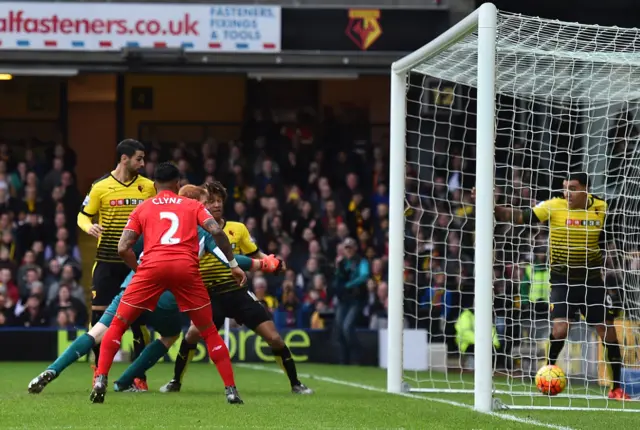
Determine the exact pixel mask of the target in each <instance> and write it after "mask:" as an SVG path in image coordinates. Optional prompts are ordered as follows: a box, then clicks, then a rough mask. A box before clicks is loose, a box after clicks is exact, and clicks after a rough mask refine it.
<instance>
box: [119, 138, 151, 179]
mask: <svg viewBox="0 0 640 430" xmlns="http://www.w3.org/2000/svg"><path fill="white" fill-rule="evenodd" d="M116 152H117V153H118V163H119V164H122V165H124V167H125V168H126V169H127V171H128V172H129V173H136V172H138V171H139V170H140V169H142V168H143V167H144V145H143V144H142V143H140V142H138V141H137V140H135V139H125V140H123V141H122V142H120V143H118V147H117V148H116Z"/></svg>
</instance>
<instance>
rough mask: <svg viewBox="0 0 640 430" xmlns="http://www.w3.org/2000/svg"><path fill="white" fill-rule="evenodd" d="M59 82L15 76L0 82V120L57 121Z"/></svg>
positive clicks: (49, 79) (58, 113) (56, 80)
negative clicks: (0, 101)
mask: <svg viewBox="0 0 640 430" xmlns="http://www.w3.org/2000/svg"><path fill="white" fill-rule="evenodd" d="M59 85H60V80H59V79H55V78H53V79H52V78H41V77H30V76H15V77H14V78H13V79H12V80H10V81H0V100H2V103H0V119H34V120H36V119H53V120H56V119H58V117H59V115H60V111H59V108H60V100H59V97H60V91H59Z"/></svg>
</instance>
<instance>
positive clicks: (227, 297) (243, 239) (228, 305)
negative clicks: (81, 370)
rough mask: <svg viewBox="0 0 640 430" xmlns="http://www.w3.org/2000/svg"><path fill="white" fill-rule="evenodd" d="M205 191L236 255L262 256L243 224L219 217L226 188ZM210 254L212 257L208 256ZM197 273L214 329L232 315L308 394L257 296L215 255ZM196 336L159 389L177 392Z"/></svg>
mask: <svg viewBox="0 0 640 430" xmlns="http://www.w3.org/2000/svg"><path fill="white" fill-rule="evenodd" d="M205 188H206V189H207V191H208V192H209V201H208V202H207V209H208V210H209V212H211V214H212V215H213V217H214V218H215V220H216V221H217V222H218V224H220V225H221V226H223V229H224V232H225V233H226V234H227V236H228V237H229V242H231V246H232V247H233V248H234V252H235V253H236V254H242V255H246V256H250V257H253V258H264V257H266V255H265V254H263V253H262V252H261V251H260V250H259V249H258V246H257V245H256V244H255V242H254V241H253V239H252V238H251V235H250V234H249V231H248V230H247V227H246V226H245V225H244V224H242V223H239V222H234V221H225V220H224V219H223V218H222V212H223V211H222V209H223V204H224V201H225V200H226V199H227V190H226V189H225V187H224V186H223V185H222V184H221V183H220V182H218V181H214V182H211V183H208V184H205ZM210 257H212V258H210ZM200 273H201V275H202V280H203V281H204V283H205V285H206V286H207V287H208V288H209V296H210V297H211V307H212V308H213V319H214V323H215V325H216V327H218V329H220V328H222V327H223V326H224V320H225V318H233V319H234V320H236V322H237V323H238V324H243V325H245V326H246V327H247V328H249V329H251V330H253V331H254V332H255V333H256V334H258V335H259V336H260V337H262V338H263V339H264V340H265V341H266V342H267V343H268V344H269V346H270V347H271V350H272V352H273V355H274V357H275V359H276V362H277V363H278V364H279V365H280V367H281V368H282V369H283V370H284V371H285V373H286V375H287V377H288V378H289V383H290V384H291V391H292V392H293V393H294V394H312V393H313V391H312V390H311V389H309V388H308V387H307V386H305V385H304V384H303V383H301V382H300V380H299V379H298V373H297V370H296V364H295V361H294V360H293V357H292V356H291V351H290V350H289V348H288V347H287V345H286V344H285V343H284V340H283V339H282V336H280V334H279V333H278V330H277V329H276V326H275V324H274V323H273V321H272V319H271V315H270V313H269V312H268V311H267V309H266V308H265V307H264V306H263V304H262V303H260V302H259V301H258V298H257V297H256V296H255V295H254V294H253V292H252V291H251V290H249V289H248V288H247V287H246V286H245V285H242V286H238V284H237V283H234V282H233V278H232V277H231V276H230V273H229V268H228V267H226V266H225V265H224V264H222V263H221V262H220V261H219V260H218V259H217V258H215V257H213V256H209V255H203V257H202V258H201V259H200ZM199 337H200V335H199V333H198V330H197V329H196V328H195V327H193V326H191V327H190V328H189V331H188V332H187V335H186V336H185V338H184V339H183V341H182V343H181V344H180V352H179V353H178V357H177V358H176V363H175V369H174V377H173V379H172V380H171V381H169V382H168V383H167V384H165V385H164V386H163V387H162V388H160V391H161V392H165V393H166V392H177V391H180V388H181V387H182V378H183V376H184V373H185V370H186V366H187V363H188V362H189V361H190V360H191V358H193V355H194V353H195V349H196V346H197V342H198V339H199Z"/></svg>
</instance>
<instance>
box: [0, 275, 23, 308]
mask: <svg viewBox="0 0 640 430" xmlns="http://www.w3.org/2000/svg"><path fill="white" fill-rule="evenodd" d="M0 293H2V294H3V295H4V296H6V297H8V298H9V299H10V300H11V302H13V303H16V302H17V301H18V300H20V290H19V289H18V286H17V285H16V283H15V282H14V281H13V277H12V274H11V270H9V269H0Z"/></svg>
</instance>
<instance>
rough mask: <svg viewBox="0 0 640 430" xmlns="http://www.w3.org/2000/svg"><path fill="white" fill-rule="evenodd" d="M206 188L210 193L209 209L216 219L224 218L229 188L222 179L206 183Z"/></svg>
mask: <svg viewBox="0 0 640 430" xmlns="http://www.w3.org/2000/svg"><path fill="white" fill-rule="evenodd" d="M204 188H205V189H206V190H207V191H208V193H209V199H208V200H207V209H209V212H211V215H213V217H214V218H215V219H216V220H220V219H221V218H222V211H223V206H224V202H225V201H226V200H227V189H226V188H225V187H224V185H222V183H221V182H220V181H211V182H207V183H206V184H204Z"/></svg>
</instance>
